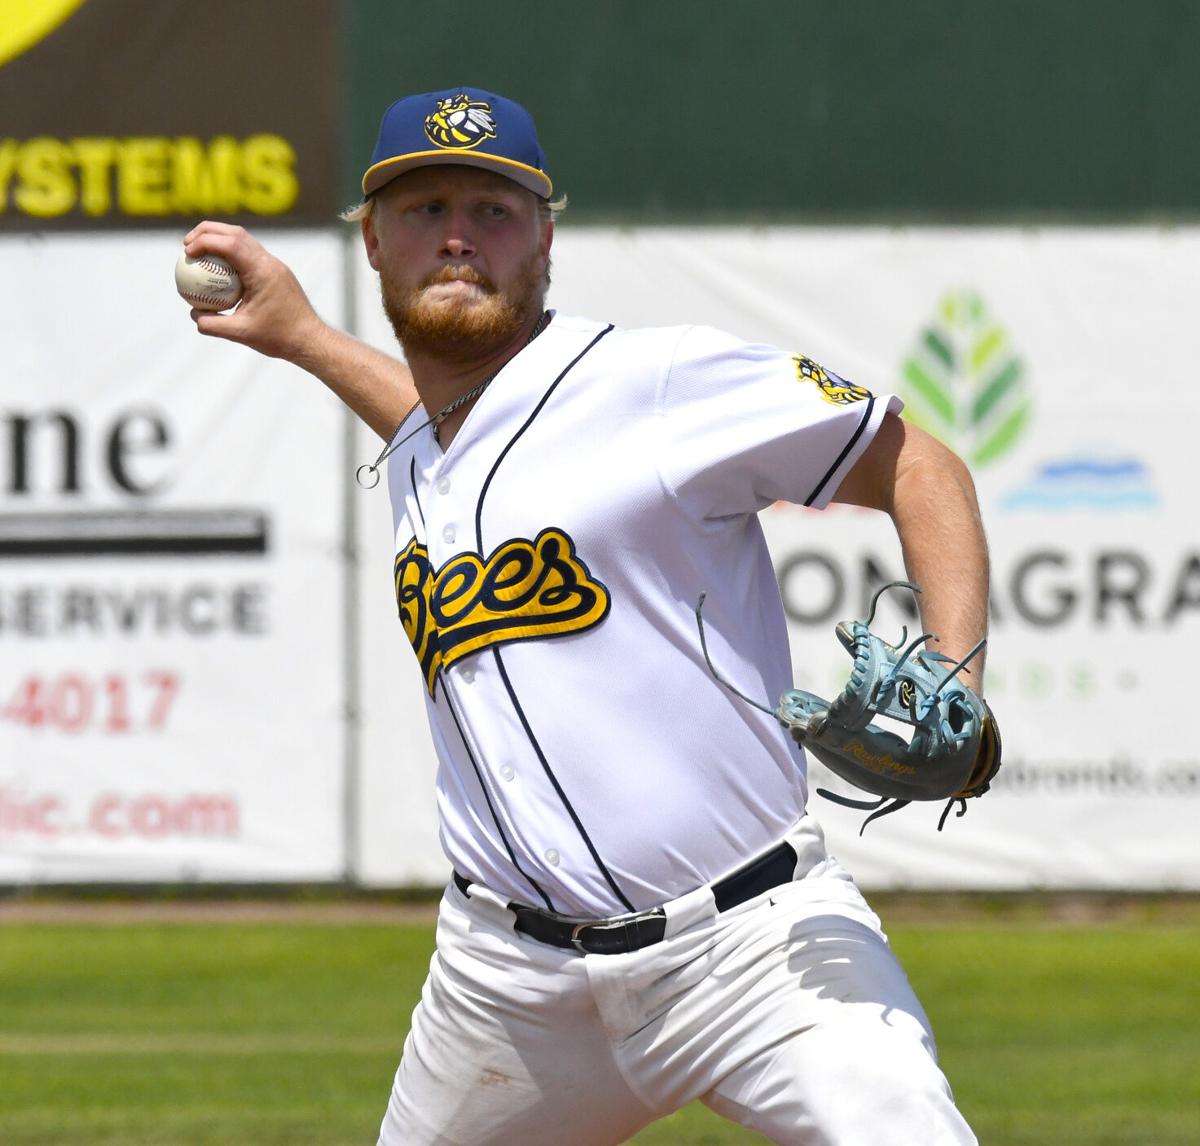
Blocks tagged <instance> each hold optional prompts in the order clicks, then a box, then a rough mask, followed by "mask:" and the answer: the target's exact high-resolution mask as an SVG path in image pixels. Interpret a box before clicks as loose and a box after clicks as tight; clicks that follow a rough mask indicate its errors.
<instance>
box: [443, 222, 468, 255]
mask: <svg viewBox="0 0 1200 1146" xmlns="http://www.w3.org/2000/svg"><path fill="white" fill-rule="evenodd" d="M442 219H443V226H442V254H443V255H447V256H449V257H450V258H454V259H460V258H463V257H464V256H469V255H473V254H474V253H475V239H474V235H473V231H472V226H471V216H470V212H468V211H460V210H448V211H446V213H445V214H444V215H443V216H442Z"/></svg>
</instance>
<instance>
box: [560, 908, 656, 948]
mask: <svg viewBox="0 0 1200 1146" xmlns="http://www.w3.org/2000/svg"><path fill="white" fill-rule="evenodd" d="M662 916H663V910H662V908H657V907H656V908H653V909H651V910H650V911H635V912H633V913H632V914H630V915H619V916H617V917H616V918H615V919H585V920H584V921H583V922H582V923H576V924H575V925H574V926H573V927H572V928H571V946H572V947H574V948H575V950H576V951H578V952H579V953H580V954H581V955H591V954H594V952H591V951H589V950H588V949H587V948H586V947H585V946H584V945H583V938H582V933H583V932H585V931H622V932H626V933H628V929H629V928H636V927H637V925H638V924H639V923H643V922H645V921H646V920H648V919H658V918H660V917H662ZM633 934H634V935H635V936H636V934H637V933H636V931H635V932H634V933H633ZM639 950H641V948H640V947H633V946H631V945H630V944H629V943H628V942H626V944H625V951H624V952H623V953H624V954H626V955H628V954H629V952H630V951H639Z"/></svg>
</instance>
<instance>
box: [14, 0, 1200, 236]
mask: <svg viewBox="0 0 1200 1146" xmlns="http://www.w3.org/2000/svg"><path fill="white" fill-rule="evenodd" d="M0 8H3V5H0ZM204 12H205V18H204V19H203V20H197V18H196V6H195V4H194V3H193V2H192V0H43V3H42V4H40V5H20V6H17V7H16V8H13V9H12V11H11V12H7V13H6V14H5V15H4V16H3V18H0V231H6V230H7V231H28V230H33V231H55V230H79V229H87V230H108V229H114V228H124V229H131V228H138V227H171V228H177V227H178V226H179V225H181V224H185V223H190V222H191V221H193V220H194V219H196V218H197V217H206V216H218V217H220V218H225V219H232V220H236V221H239V222H245V223H250V224H260V223H262V222H263V221H270V222H271V223H273V224H280V225H284V226H303V227H311V226H322V225H325V224H327V223H330V222H332V220H333V218H334V216H335V214H336V213H337V211H338V210H339V209H341V208H342V207H344V206H345V205H346V204H347V203H348V202H350V201H353V200H354V199H356V198H357V184H358V176H359V174H360V173H361V171H362V170H363V167H364V165H365V163H366V160H367V157H368V156H369V154H370V151H371V146H372V143H373V140H374V135H375V131H376V126H377V124H378V122H379V117H380V115H381V113H382V111H383V109H384V108H385V107H386V106H387V105H388V104H389V103H390V102H391V101H392V100H393V99H395V98H396V97H397V96H399V95H401V94H408V93H412V92H418V91H430V90H441V89H444V88H448V87H451V86H454V85H460V84H466V85H471V86H475V87H481V88H485V89H489V90H493V91H500V92H503V93H504V94H507V95H511V96H513V97H515V98H517V99H518V100H520V101H521V102H523V103H525V104H527V105H528V106H529V107H530V108H531V110H533V112H534V114H535V115H536V117H537V120H538V123H539V125H540V129H541V134H542V138H543V142H544V145H545V148H546V151H547V153H548V155H549V157H550V169H551V173H552V175H553V176H554V178H555V180H556V182H557V185H558V188H559V190H562V191H566V192H567V193H568V194H569V196H570V198H571V201H572V218H574V219H583V220H585V221H589V222H612V221H617V222H630V223H660V222H669V223H676V222H707V221H722V222H726V221H740V222H745V221H753V220H758V219H763V220H771V221H776V222H780V221H795V222H839V223H840V222H851V223H861V222H879V221H885V222H886V221H890V220H896V221H900V222H916V223H923V222H932V223H941V222H949V221H964V222H1002V223H1003V222H1021V223H1024V222H1039V223H1046V222H1050V223H1057V222H1063V221H1068V222H1077V221H1087V222H1104V223H1110V222H1117V223H1125V222H1146V221H1152V222H1158V221H1163V220H1195V219H1196V218H1197V217H1198V216H1200V142H1198V137H1197V133H1196V131H1195V130H1194V124H1195V121H1196V110H1197V108H1200V66H1197V63H1198V60H1197V57H1198V55H1200V50H1198V47H1200V2H1197V0H1155V2H1154V3H1150V4H1146V5H1141V6H1135V5H1132V4H1130V3H1128V0H911V2H909V3H903V4H901V3H892V2H890V0H874V2H867V0H838V2H835V0H740V2H738V3H729V2H727V0H589V2H584V0H566V2H565V3H561V4H558V5H547V4H540V3H533V2H532V0H489V2H488V3H482V2H481V0H457V2H456V3H453V4H449V5H447V4H443V5H433V4H415V3H412V2H411V0H255V2H254V3H253V4H246V3H244V2H243V0H207V2H206V4H205V5H204Z"/></svg>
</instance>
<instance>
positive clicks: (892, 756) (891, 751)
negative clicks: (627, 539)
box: [696, 581, 1000, 831]
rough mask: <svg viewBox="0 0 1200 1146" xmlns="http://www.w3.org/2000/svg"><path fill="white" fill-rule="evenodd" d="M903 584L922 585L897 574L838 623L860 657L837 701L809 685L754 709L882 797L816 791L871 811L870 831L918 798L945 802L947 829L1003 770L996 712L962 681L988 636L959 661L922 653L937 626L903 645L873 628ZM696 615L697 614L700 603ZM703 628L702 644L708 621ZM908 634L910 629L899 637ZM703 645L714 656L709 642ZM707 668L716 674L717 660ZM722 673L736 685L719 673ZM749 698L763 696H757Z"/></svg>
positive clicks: (846, 642) (844, 775)
mask: <svg viewBox="0 0 1200 1146" xmlns="http://www.w3.org/2000/svg"><path fill="white" fill-rule="evenodd" d="M895 587H904V588H909V589H912V590H913V591H914V592H918V593H919V592H920V590H919V589H918V588H917V586H915V585H913V584H911V583H910V582H907V581H893V582H891V583H890V584H888V585H884V586H883V588H881V589H880V590H879V591H878V592H877V593H876V594H875V597H874V599H873V600H872V602H871V609H870V613H869V615H868V617H867V619H866V620H865V621H843V622H841V623H840V624H839V625H838V626H837V630H836V631H837V635H838V640H840V641H841V643H842V645H843V647H844V648H845V649H846V651H847V652H848V653H849V654H850V656H851V658H852V659H853V661H854V664H853V666H852V668H851V670H850V679H849V680H848V681H847V683H846V687H845V688H844V689H843V690H842V691H841V693H839V694H838V695H837V696H836V697H834V699H833V700H832V701H826V700H823V699H822V698H821V697H819V696H817V695H815V694H814V693H811V692H805V691H804V690H803V689H789V690H788V691H787V692H785V693H784V694H783V696H782V697H780V699H779V704H778V706H777V707H776V708H775V709H774V710H771V709H767V708H766V707H765V706H764V705H756V707H758V708H763V709H764V711H768V712H771V713H772V715H773V716H775V718H776V719H777V720H779V722H780V723H781V724H783V726H784V727H785V728H787V729H788V731H789V732H790V733H791V734H792V736H793V737H794V738H795V739H796V740H797V741H798V742H799V743H800V744H802V745H803V746H804V747H805V748H806V749H807V750H808V751H810V752H812V754H813V755H814V756H816V758H817V759H818V760H820V761H821V763H822V764H824V765H825V767H826V768H828V769H829V770H830V771H831V772H833V773H834V774H835V775H836V776H839V777H840V778H841V779H843V780H845V781H847V782H848V783H850V784H853V785H854V786H855V787H856V788H861V789H863V790H864V791H866V792H870V793H872V794H873V795H875V796H876V797H878V799H877V800H874V801H870V802H868V801H863V800H851V799H848V798H847V797H845V796H840V795H837V794H835V793H832V792H828V791H826V790H824V789H823V788H818V789H817V792H818V794H819V795H821V796H824V797H826V798H827V799H830V800H833V801H835V802H836V803H839V804H844V805H846V806H847V807H851V808H862V809H863V810H865V811H870V812H871V815H869V816H868V817H867V818H866V820H864V821H863V829H865V828H866V826H867V824H869V823H870V822H871V821H872V820H874V819H877V818H878V817H879V816H885V815H887V814H888V813H890V812H895V811H898V810H899V809H900V808H903V807H905V806H906V805H907V804H909V803H911V802H912V801H913V800H946V801H947V804H946V808H945V810H944V811H943V813H942V817H941V819H940V820H939V821H938V830H939V831H940V830H941V829H942V826H943V825H944V824H945V822H946V817H947V816H948V815H949V814H950V811H951V809H952V808H953V807H954V805H955V804H956V803H957V804H958V805H959V811H958V814H959V815H960V816H961V815H963V814H964V813H965V812H966V810H967V804H966V801H967V800H968V799H969V798H970V797H972V796H982V795H983V794H984V793H985V792H986V791H987V790H988V787H989V786H990V784H991V781H992V778H993V777H994V776H995V775H996V772H997V771H998V770H999V768H1000V733H999V731H998V729H997V727H996V721H995V718H994V717H993V715H992V710H991V709H990V708H989V707H988V705H987V703H986V702H985V701H984V700H983V699H982V698H981V697H979V696H977V695H976V694H975V693H974V692H972V691H971V689H969V688H968V687H967V686H966V685H965V684H963V683H962V682H961V681H959V680H958V679H956V678H957V674H958V673H959V672H960V671H961V670H962V669H963V667H964V666H965V665H966V664H967V663H968V662H969V661H970V660H971V659H972V658H973V657H974V656H975V655H976V654H977V653H978V652H979V651H980V650H981V649H982V648H983V647H984V645H985V643H986V640H981V641H980V642H979V644H977V645H976V646H975V648H973V649H972V650H971V651H970V652H969V653H968V654H967V655H966V656H965V657H964V658H963V659H962V660H961V661H959V662H957V663H955V662H953V661H951V660H950V659H949V658H948V657H945V656H942V655H941V654H940V653H935V652H930V651H928V650H925V651H921V652H916V649H917V647H918V646H919V645H921V644H922V643H923V642H924V641H926V640H928V639H929V638H930V637H931V636H932V634H931V633H925V634H923V635H922V636H920V637H917V638H916V639H915V640H914V641H912V642H910V643H909V644H908V645H907V646H905V647H904V648H903V649H901V648H900V647H899V646H897V645H890V644H888V643H887V642H886V641H884V640H882V639H881V638H880V637H877V636H876V635H875V634H874V633H872V632H871V628H870V626H871V621H872V620H873V619H874V616H875V606H876V604H877V603H878V601H879V598H880V596H881V595H882V594H883V593H884V592H885V591H886V590H888V589H891V588H895ZM701 602H703V598H701ZM696 613H697V618H699V615H700V607H699V606H697V610H696ZM700 636H701V643H702V645H703V643H704V630H703V625H702V623H701V630H700ZM906 636H907V632H906V633H905V635H904V636H902V637H901V644H903V643H904V640H905V637H906ZM704 652H705V658H706V659H707V657H708V650H707V647H705V650H704ZM709 668H710V670H711V671H712V672H713V675H714V676H717V674H716V670H715V669H713V668H712V662H711V661H709ZM717 679H718V680H719V681H721V683H722V684H724V685H725V686H726V687H727V688H730V689H731V690H732V691H734V692H736V691H737V690H736V689H733V688H732V685H729V684H728V682H726V681H724V680H721V678H720V676H717ZM738 695H739V696H742V694H741V693H738ZM742 699H743V700H746V701H748V702H749V703H750V704H755V702H754V701H752V700H750V698H749V697H745V696H743V697H742ZM876 717H888V718H890V719H891V720H893V721H899V722H901V723H903V724H907V725H910V726H911V728H912V735H911V737H910V739H909V740H908V741H905V740H904V739H903V738H902V737H901V736H899V735H897V734H896V733H895V732H891V731H888V730H887V729H886V728H883V727H881V726H880V725H878V724H876V723H873V720H874V718H876Z"/></svg>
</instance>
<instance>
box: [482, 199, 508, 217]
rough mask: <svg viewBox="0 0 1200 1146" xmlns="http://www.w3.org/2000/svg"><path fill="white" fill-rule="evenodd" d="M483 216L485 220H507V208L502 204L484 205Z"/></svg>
mask: <svg viewBox="0 0 1200 1146" xmlns="http://www.w3.org/2000/svg"><path fill="white" fill-rule="evenodd" d="M483 215H484V218H486V219H507V218H508V208H507V207H506V206H505V205H504V204H503V203H485V204H484V207H483Z"/></svg>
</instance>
